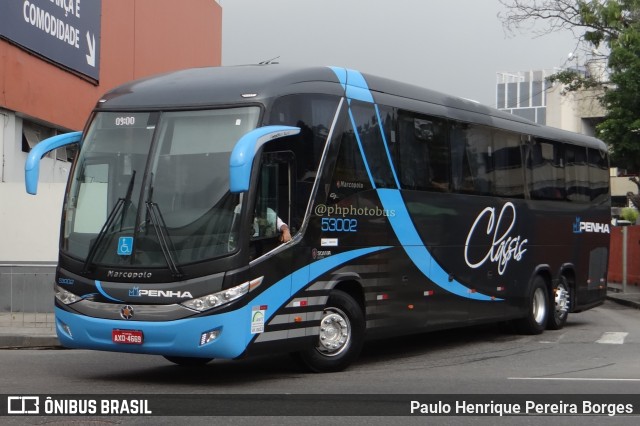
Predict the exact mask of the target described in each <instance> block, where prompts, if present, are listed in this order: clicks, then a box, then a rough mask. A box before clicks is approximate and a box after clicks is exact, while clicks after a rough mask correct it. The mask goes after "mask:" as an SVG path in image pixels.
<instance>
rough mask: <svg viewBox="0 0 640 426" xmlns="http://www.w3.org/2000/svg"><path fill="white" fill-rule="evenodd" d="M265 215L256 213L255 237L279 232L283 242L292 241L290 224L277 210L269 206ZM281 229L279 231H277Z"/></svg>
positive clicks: (254, 223) (254, 221) (254, 220)
mask: <svg viewBox="0 0 640 426" xmlns="http://www.w3.org/2000/svg"><path fill="white" fill-rule="evenodd" d="M265 213H266V214H265V215H264V217H260V216H259V215H256V216H255V217H254V219H253V231H254V233H253V238H258V237H264V236H271V234H273V233H274V230H275V231H276V233H278V234H279V236H278V239H279V240H280V242H281V243H287V242H289V241H291V231H290V230H289V225H287V224H286V223H285V222H284V221H283V220H282V219H280V217H279V216H278V215H277V214H276V212H275V211H274V210H273V209H272V208H270V207H267V209H266V212H265ZM277 231H279V232H277Z"/></svg>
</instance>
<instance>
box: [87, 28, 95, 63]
mask: <svg viewBox="0 0 640 426" xmlns="http://www.w3.org/2000/svg"><path fill="white" fill-rule="evenodd" d="M87 44H88V45H89V54H88V55H86V57H87V64H89V65H91V66H92V67H94V68H95V66H96V36H95V35H93V36H92V35H91V34H89V31H87Z"/></svg>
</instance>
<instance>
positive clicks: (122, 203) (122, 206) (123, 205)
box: [82, 170, 136, 275]
mask: <svg viewBox="0 0 640 426" xmlns="http://www.w3.org/2000/svg"><path fill="white" fill-rule="evenodd" d="M135 180H136V171H135V170H134V171H133V174H132V175H131V179H129V186H128V187H127V193H126V195H125V197H124V198H122V197H121V198H118V201H116V203H115V205H114V206H113V208H112V209H111V211H110V212H109V216H108V217H107V220H106V222H105V223H104V225H102V229H100V232H99V233H98V236H97V237H96V239H95V240H94V241H93V244H92V245H91V249H90V250H89V254H88V255H87V258H86V259H85V261H84V265H83V267H82V274H83V275H86V274H88V273H89V272H91V270H90V268H91V265H92V263H93V259H94V258H95V257H96V253H97V252H98V248H99V247H100V245H101V244H102V241H103V240H104V238H105V237H106V235H107V230H108V229H109V228H111V225H113V223H114V222H115V221H116V218H117V217H118V215H119V214H120V212H122V220H121V221H120V230H122V226H123V223H124V218H125V215H126V213H127V210H128V209H129V205H130V204H131V194H132V192H133V184H134V182H135Z"/></svg>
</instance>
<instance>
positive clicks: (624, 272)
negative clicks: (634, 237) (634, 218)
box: [622, 226, 628, 293]
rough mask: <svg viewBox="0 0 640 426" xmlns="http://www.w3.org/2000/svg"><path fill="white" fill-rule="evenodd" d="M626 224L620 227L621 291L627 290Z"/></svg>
mask: <svg viewBox="0 0 640 426" xmlns="http://www.w3.org/2000/svg"><path fill="white" fill-rule="evenodd" d="M627 228H628V227H627V226H623V227H622V292H623V293H626V292H627V234H628V232H627Z"/></svg>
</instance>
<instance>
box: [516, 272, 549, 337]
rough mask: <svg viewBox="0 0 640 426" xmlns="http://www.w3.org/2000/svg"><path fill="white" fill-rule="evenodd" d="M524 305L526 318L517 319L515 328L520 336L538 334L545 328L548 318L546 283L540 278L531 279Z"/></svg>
mask: <svg viewBox="0 0 640 426" xmlns="http://www.w3.org/2000/svg"><path fill="white" fill-rule="evenodd" d="M526 303H527V316H525V317H524V318H521V319H519V320H518V321H517V322H516V327H517V329H518V331H519V332H520V333H522V334H540V333H542V332H543V331H544V329H545V328H546V326H547V321H548V317H549V298H548V292H547V283H546V281H545V279H544V278H542V277H541V276H539V275H538V276H536V277H535V278H534V279H533V282H532V283H531V287H530V289H529V294H528V296H527V302H526Z"/></svg>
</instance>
